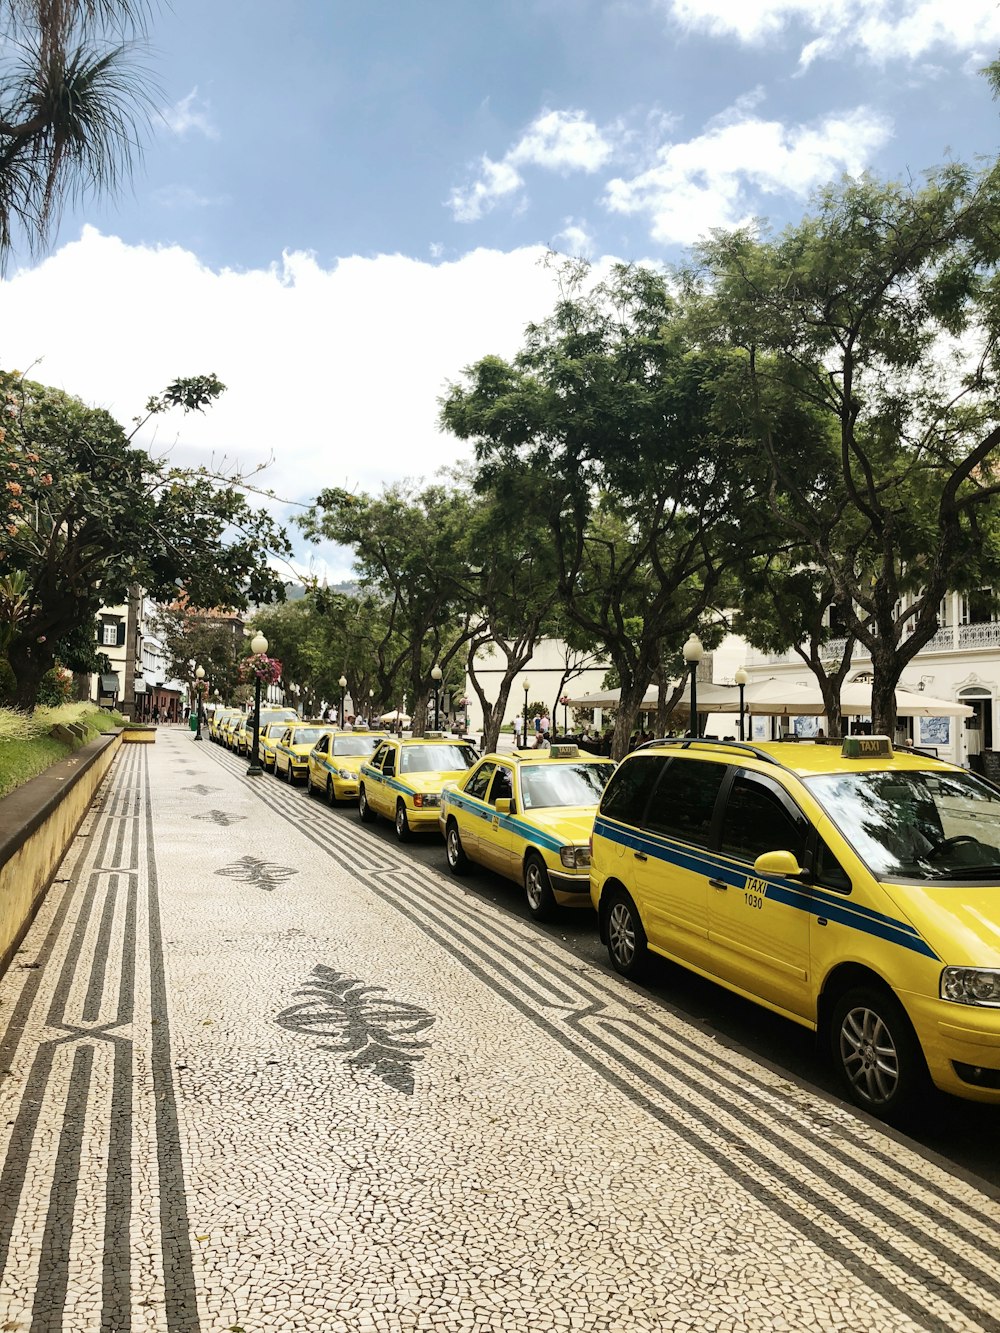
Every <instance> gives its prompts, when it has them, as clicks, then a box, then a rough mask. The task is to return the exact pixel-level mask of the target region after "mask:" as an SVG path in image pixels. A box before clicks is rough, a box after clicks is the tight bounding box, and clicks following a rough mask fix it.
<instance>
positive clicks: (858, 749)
mask: <svg viewBox="0 0 1000 1333" xmlns="http://www.w3.org/2000/svg"><path fill="white" fill-rule="evenodd" d="M840 753H841V755H842V756H843V757H844V758H845V759H882V758H886V759H888V758H891V756H892V741H891V740H890V739H889V737H888V736H845V737H844V744H843V748H842V749H841V751H840Z"/></svg>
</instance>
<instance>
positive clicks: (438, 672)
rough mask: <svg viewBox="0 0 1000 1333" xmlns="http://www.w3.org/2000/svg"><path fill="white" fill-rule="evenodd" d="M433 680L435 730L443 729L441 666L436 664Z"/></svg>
mask: <svg viewBox="0 0 1000 1333" xmlns="http://www.w3.org/2000/svg"><path fill="white" fill-rule="evenodd" d="M431 680H432V681H433V682H434V730H435V731H440V730H441V712H440V709H439V708H438V699H439V697H440V695H439V692H440V689H441V668H440V667H439V666H438V665H437V663H436V662H435V664H434V665H433V666H432V667H431Z"/></svg>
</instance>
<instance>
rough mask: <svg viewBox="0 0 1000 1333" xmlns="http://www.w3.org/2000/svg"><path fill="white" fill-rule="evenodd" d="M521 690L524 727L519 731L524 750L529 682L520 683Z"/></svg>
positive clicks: (526, 746) (526, 741)
mask: <svg viewBox="0 0 1000 1333" xmlns="http://www.w3.org/2000/svg"><path fill="white" fill-rule="evenodd" d="M521 688H522V689H523V690H524V726H523V728H522V729H521V745H522V746H523V747H524V749H527V748H528V691H529V690H530V689H531V681H530V680H526V681H524V682H522V685H521Z"/></svg>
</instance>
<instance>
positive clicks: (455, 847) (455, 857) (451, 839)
mask: <svg viewBox="0 0 1000 1333" xmlns="http://www.w3.org/2000/svg"><path fill="white" fill-rule="evenodd" d="M444 850H445V856H446V857H447V858H448V869H449V870H450V871H451V873H452V874H453V875H464V874H465V873H466V871H467V870H468V869H469V866H470V862H469V858H468V857H467V856H466V854H465V851H464V849H463V847H462V838H461V835H460V833H459V831H458V825H457V824H456V823H455V821H454V820H453V819H449V820H448V831H447V832H446V833H445V835H444Z"/></svg>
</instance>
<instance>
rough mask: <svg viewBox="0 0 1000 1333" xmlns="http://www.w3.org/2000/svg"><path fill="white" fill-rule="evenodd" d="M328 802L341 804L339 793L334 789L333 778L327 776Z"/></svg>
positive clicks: (328, 803) (331, 804)
mask: <svg viewBox="0 0 1000 1333" xmlns="http://www.w3.org/2000/svg"><path fill="white" fill-rule="evenodd" d="M326 803H327V805H330V806H334V805H338V804H339V802H338V800H337V793H336V792H335V791H334V790H333V778H327V780H326Z"/></svg>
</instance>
